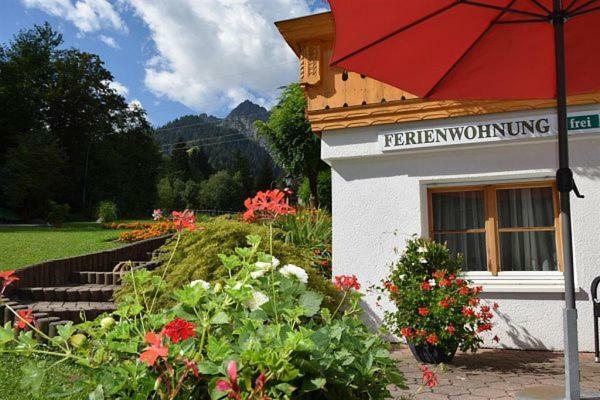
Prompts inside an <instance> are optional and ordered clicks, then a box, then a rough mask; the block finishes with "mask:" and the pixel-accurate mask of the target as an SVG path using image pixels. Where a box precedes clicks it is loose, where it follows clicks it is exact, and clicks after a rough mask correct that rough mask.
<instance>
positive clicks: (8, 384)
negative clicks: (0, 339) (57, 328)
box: [0, 353, 86, 400]
mask: <svg viewBox="0 0 600 400" xmlns="http://www.w3.org/2000/svg"><path fill="white" fill-rule="evenodd" d="M56 361H57V359H56V358H49V357H40V356H37V355H29V356H26V357H25V356H23V355H16V354H8V353H2V354H0V365H2V368H0V399H2V400H23V399H25V398H27V399H31V400H34V399H36V400H37V399H47V398H49V397H48V396H46V394H47V392H48V391H52V389H55V390H56V388H57V387H63V390H64V386H65V385H69V384H74V383H75V382H76V381H78V380H81V379H85V377H86V370H85V369H84V368H83V367H80V366H77V365H74V364H73V363H68V362H65V363H60V364H58V365H54V363H55V362H56ZM28 364H34V365H36V366H37V367H38V369H40V370H41V371H43V373H42V374H41V375H39V374H38V375H34V376H29V377H27V375H26V374H25V373H24V371H23V368H24V367H25V366H26V365H28ZM53 365H54V366H53ZM29 391H33V392H34V393H35V394H37V395H34V396H33V397H31V395H30V394H29V393H27V392H29ZM25 393H27V395H25ZM72 393H73V394H72V395H71V396H68V397H60V398H61V399H63V400H81V399H82V394H81V392H77V391H75V390H73V392H72ZM84 397H85V396H84Z"/></svg>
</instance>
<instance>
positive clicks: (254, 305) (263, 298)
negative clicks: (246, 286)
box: [246, 291, 269, 311]
mask: <svg viewBox="0 0 600 400" xmlns="http://www.w3.org/2000/svg"><path fill="white" fill-rule="evenodd" d="M268 301H269V296H267V295H265V294H263V293H261V292H257V291H253V292H252V298H251V299H249V300H246V306H247V307H248V308H249V309H250V310H252V311H254V310H258V309H259V308H260V306H262V305H263V304H265V303H267V302H268Z"/></svg>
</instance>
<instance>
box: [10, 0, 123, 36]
mask: <svg viewBox="0 0 600 400" xmlns="http://www.w3.org/2000/svg"><path fill="white" fill-rule="evenodd" d="M21 1H22V2H23V4H24V5H25V7H28V8H37V9H40V10H42V11H44V12H46V13H47V14H50V15H53V16H55V17H59V18H64V19H66V20H68V21H71V22H72V23H73V24H74V25H75V26H76V27H77V29H79V30H80V31H81V32H84V33H89V32H95V31H99V30H100V29H103V28H114V29H117V30H119V31H124V32H126V31H127V26H126V25H125V23H124V22H123V20H122V19H121V16H120V15H119V13H118V12H117V11H116V10H115V8H114V6H113V4H111V3H110V2H109V1H108V0H76V1H75V3H73V2H72V0H21Z"/></svg>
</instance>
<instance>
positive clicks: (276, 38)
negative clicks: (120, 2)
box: [128, 0, 310, 112]
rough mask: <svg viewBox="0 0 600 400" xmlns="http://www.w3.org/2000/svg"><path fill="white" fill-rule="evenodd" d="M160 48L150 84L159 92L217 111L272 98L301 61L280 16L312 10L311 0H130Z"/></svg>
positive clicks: (149, 71)
mask: <svg viewBox="0 0 600 400" xmlns="http://www.w3.org/2000/svg"><path fill="white" fill-rule="evenodd" d="M128 1H129V4H130V6H131V7H132V9H133V10H134V11H135V13H136V14H137V15H138V16H139V17H140V18H141V19H142V20H143V21H144V22H145V23H146V25H147V26H148V28H149V29H150V32H151V37H152V40H153V41H154V44H155V47H156V54H153V55H152V56H151V58H150V59H149V60H148V62H147V64H146V75H145V84H146V86H147V87H148V88H149V89H150V90H151V91H152V92H153V93H154V94H156V95H158V96H164V97H166V98H168V99H170V100H174V101H179V102H181V103H183V104H185V105H186V106H188V107H190V108H192V109H194V110H197V111H206V112H214V111H218V110H221V109H223V108H224V107H232V106H235V105H237V103H239V102H240V101H242V100H244V99H247V98H248V99H250V100H253V101H255V102H258V103H260V104H263V105H271V104H273V101H274V98H275V96H276V94H277V88H278V87H279V86H281V85H284V84H287V83H289V82H292V81H294V80H297V75H298V61H297V60H296V58H295V56H294V55H293V53H292V52H291V51H290V50H289V49H288V47H287V45H286V44H285V42H284V41H283V39H282V38H281V36H280V35H279V34H278V33H277V31H276V29H275V26H274V25H273V22H274V21H276V20H279V19H287V18H292V17H296V16H300V15H306V14H309V13H310V9H309V6H308V4H307V0H202V1H198V0H170V1H168V2H167V1H164V0H128Z"/></svg>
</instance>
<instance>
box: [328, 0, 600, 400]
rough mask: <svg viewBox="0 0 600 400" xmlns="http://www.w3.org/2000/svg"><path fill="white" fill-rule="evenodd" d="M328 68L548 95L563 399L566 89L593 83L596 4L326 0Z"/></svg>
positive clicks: (474, 94)
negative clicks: (558, 235) (554, 149)
mask: <svg viewBox="0 0 600 400" xmlns="http://www.w3.org/2000/svg"><path fill="white" fill-rule="evenodd" d="M329 3H330V5H331V10H332V12H333V17H334V21H335V33H336V38H335V46H334V51H333V56H332V59H331V64H332V65H333V66H336V67H340V68H344V69H347V70H350V71H354V72H359V73H361V74H364V75H367V76H369V77H371V78H374V79H377V80H379V81H382V82H385V83H387V84H390V85H393V86H396V87H398V88H401V89H403V90H406V91H408V92H411V93H412V94H414V95H417V96H419V97H422V98H429V99H451V100H461V99H532V98H544V99H550V98H555V99H556V104H557V107H556V111H557V121H558V156H559V165H558V170H557V173H556V183H557V187H558V190H559V191H560V218H561V220H562V221H563V225H562V238H563V252H564V277H565V309H564V313H563V320H564V337H565V397H566V398H567V399H572V400H578V399H579V398H580V387H579V356H578V344H577V310H576V308H575V279H574V269H573V243H572V233H571V205H570V192H571V191H574V192H575V194H576V195H577V196H578V197H582V196H581V195H580V194H579V191H578V190H577V187H576V185H575V182H574V180H573V173H572V171H571V169H570V168H569V148H568V129H567V95H574V94H580V93H589V92H594V91H597V90H599V89H600V73H598V71H600V40H598V38H600V12H596V11H600V0H566V1H564V2H563V0H329Z"/></svg>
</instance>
